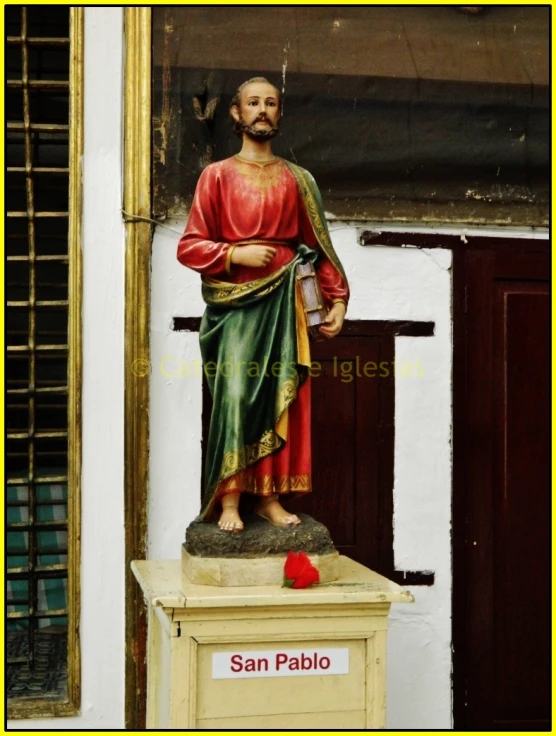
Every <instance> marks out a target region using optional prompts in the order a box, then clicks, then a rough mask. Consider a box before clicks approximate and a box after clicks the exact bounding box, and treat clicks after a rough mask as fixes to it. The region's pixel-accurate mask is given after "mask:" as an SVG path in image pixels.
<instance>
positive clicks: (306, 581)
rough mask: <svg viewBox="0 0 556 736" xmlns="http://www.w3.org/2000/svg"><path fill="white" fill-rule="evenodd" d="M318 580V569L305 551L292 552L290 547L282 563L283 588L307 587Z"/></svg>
mask: <svg viewBox="0 0 556 736" xmlns="http://www.w3.org/2000/svg"><path fill="white" fill-rule="evenodd" d="M318 582H319V571H318V570H317V568H316V567H314V565H312V564H311V560H310V559H309V558H308V557H307V555H306V554H305V552H293V551H292V550H291V549H290V551H289V552H288V556H287V557H286V562H285V564H284V582H283V584H282V587H283V588H308V587H309V586H310V585H313V583H318Z"/></svg>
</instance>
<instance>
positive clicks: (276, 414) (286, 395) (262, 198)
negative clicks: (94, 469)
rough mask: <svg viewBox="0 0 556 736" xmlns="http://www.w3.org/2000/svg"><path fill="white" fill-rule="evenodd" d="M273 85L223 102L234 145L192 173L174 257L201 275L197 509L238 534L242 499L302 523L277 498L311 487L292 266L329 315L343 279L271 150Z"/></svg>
mask: <svg viewBox="0 0 556 736" xmlns="http://www.w3.org/2000/svg"><path fill="white" fill-rule="evenodd" d="M280 109H281V95H280V92H279V91H278V89H276V87H274V86H273V85H272V84H270V83H269V82H268V81H267V80H266V79H264V78H262V77H256V78H253V79H249V80H248V81H247V82H244V83H243V84H242V85H241V86H240V87H239V89H238V90H237V93H236V95H235V97H234V98H233V100H232V103H231V106H230V114H231V117H232V119H233V121H234V127H235V131H236V132H237V133H238V135H240V136H241V138H242V148H241V151H240V152H239V154H237V155H235V156H232V157H231V158H228V159H225V160H224V161H218V162H216V163H213V164H211V165H209V166H207V167H206V169H205V170H204V171H203V173H202V174H201V176H200V178H199V182H198V184H197V189H196V192H195V197H194V200H193V204H192V207H191V212H190V215H189V219H188V222H187V225H186V228H185V232H184V234H183V236H182V238H181V240H180V242H179V245H178V260H179V261H180V263H182V264H183V265H184V266H188V267H189V268H192V269H194V270H195V271H198V272H200V273H201V274H202V292H203V298H204V300H205V302H206V305H207V308H206V311H205V314H204V316H203V319H202V323H201V330H200V343H201V352H202V357H203V363H204V368H205V374H206V376H207V381H208V384H209V388H210V391H211V394H212V398H213V413H212V417H211V424H210V432H209V438H208V446H207V466H206V478H205V493H204V497H203V501H202V507H201V513H200V517H199V518H200V519H202V520H209V519H212V518H214V517H215V515H218V514H219V522H218V524H219V527H220V529H221V530H222V531H224V532H231V533H234V532H236V533H237V532H241V531H242V530H243V522H242V520H241V516H240V498H241V496H242V494H244V493H249V494H255V495H256V496H258V497H259V498H258V501H257V506H256V511H257V513H258V514H259V515H261V516H263V517H264V518H265V519H267V520H268V521H270V522H271V523H272V524H275V525H277V526H289V525H295V524H299V523H300V520H299V518H298V517H297V516H296V515H295V514H291V513H288V512H287V511H286V510H285V509H284V508H283V507H282V504H281V503H280V501H281V499H282V496H284V495H286V494H290V493H308V492H309V491H311V422H310V410H311V394H310V377H309V368H310V364H311V361H310V350H309V339H308V333H307V324H306V315H305V312H304V309H303V304H302V299H301V293H300V290H299V287H298V286H296V266H297V265H298V264H300V263H313V264H314V266H315V269H316V274H317V278H318V280H319V283H320V287H321V290H322V294H323V298H324V302H325V307H326V308H327V316H326V319H325V321H324V323H323V324H322V326H321V327H320V333H321V334H322V335H323V336H324V337H325V338H332V337H334V336H335V335H337V334H338V333H339V332H340V330H341V328H342V324H343V321H344V317H345V313H346V308H347V303H348V299H349V287H348V283H347V279H346V276H345V273H344V270H343V268H342V265H341V263H340V261H339V260H338V257H337V255H336V253H335V252H334V249H333V247H332V243H331V241H330V236H329V233H328V228H327V225H326V221H325V216H324V211H323V206H322V200H321V196H320V193H319V190H318V188H317V186H316V184H315V181H314V179H313V177H312V176H311V174H309V172H308V171H306V170H305V169H302V168H301V167H299V166H297V165H295V164H293V163H290V162H289V161H286V160H284V159H282V158H279V157H277V156H275V155H273V153H272V149H271V141H272V138H274V137H275V136H276V134H277V132H278V124H279V121H280Z"/></svg>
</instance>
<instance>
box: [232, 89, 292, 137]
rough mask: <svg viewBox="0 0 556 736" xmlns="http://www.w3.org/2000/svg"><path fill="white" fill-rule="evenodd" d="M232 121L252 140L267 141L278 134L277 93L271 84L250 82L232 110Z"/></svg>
mask: <svg viewBox="0 0 556 736" xmlns="http://www.w3.org/2000/svg"><path fill="white" fill-rule="evenodd" d="M232 115H233V117H234V120H236V121H237V122H238V123H240V124H241V129H242V131H243V132H244V133H245V135H247V136H248V137H249V138H252V139H253V140H259V141H260V140H269V139H270V138H274V136H275V135H276V134H277V133H278V122H279V120H280V108H279V103H278V93H277V92H276V90H275V89H274V87H273V86H272V85H271V84H266V83H264V82H252V83H251V84H248V85H247V86H246V87H245V88H244V89H243V90H242V92H241V101H240V105H239V107H237V106H235V107H233V108H232Z"/></svg>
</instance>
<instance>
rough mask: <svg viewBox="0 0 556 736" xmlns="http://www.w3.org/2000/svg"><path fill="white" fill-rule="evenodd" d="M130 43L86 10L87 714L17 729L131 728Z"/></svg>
mask: <svg viewBox="0 0 556 736" xmlns="http://www.w3.org/2000/svg"><path fill="white" fill-rule="evenodd" d="M122 43H123V9H122V8H121V7H112V8H110V7H87V8H86V9H85V100H84V104H85V141H84V144H85V148H84V160H83V192H84V212H83V290H84V293H83V363H84V369H83V475H82V508H83V524H82V540H81V542H82V546H81V553H82V566H81V656H82V681H81V682H82V712H81V715H80V716H78V717H74V718H51V719H41V720H17V721H9V722H8V728H13V729H24V730H25V729H28V730H38V731H40V730H45V729H55V730H71V731H73V730H83V729H122V728H124V621H125V619H124V590H125V588H124V531H123V528H124V527H123V525H124V516H123V457H124V438H123V430H124V354H123V335H124V228H123V224H122V219H121V214H120V208H121V202H122V167H121V157H122V51H123V46H122ZM99 111H102V114H99Z"/></svg>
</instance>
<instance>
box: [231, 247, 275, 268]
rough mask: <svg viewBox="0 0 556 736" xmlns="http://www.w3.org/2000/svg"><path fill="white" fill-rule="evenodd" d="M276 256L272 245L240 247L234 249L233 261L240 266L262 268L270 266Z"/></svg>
mask: <svg viewBox="0 0 556 736" xmlns="http://www.w3.org/2000/svg"><path fill="white" fill-rule="evenodd" d="M275 254H276V248H272V247H271V246H270V245H239V246H237V247H236V248H234V250H233V253H232V258H231V261H232V263H235V264H237V265H238V266H249V267H251V268H262V267H263V266H268V264H269V263H270V261H271V260H272V259H273V258H274V255H275Z"/></svg>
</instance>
